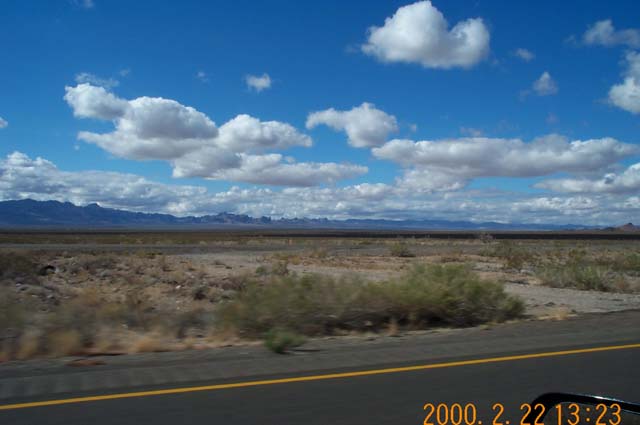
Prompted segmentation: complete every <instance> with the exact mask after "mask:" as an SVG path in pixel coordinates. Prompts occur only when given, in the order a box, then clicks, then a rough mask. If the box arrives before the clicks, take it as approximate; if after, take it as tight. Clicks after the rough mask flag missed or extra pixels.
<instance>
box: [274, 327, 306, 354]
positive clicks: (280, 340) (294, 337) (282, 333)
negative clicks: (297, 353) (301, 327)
mask: <svg viewBox="0 0 640 425" xmlns="http://www.w3.org/2000/svg"><path fill="white" fill-rule="evenodd" d="M305 342H306V338H305V337H304V336H302V335H300V334H297V333H295V332H291V331H288V330H286V329H271V330H269V331H268V332H267V333H266V334H265V336H264V345H265V346H266V347H267V348H268V349H269V350H271V351H273V352H274V353H278V354H284V353H286V352H287V351H289V350H290V349H291V348H295V347H299V346H301V345H302V344H304V343H305Z"/></svg>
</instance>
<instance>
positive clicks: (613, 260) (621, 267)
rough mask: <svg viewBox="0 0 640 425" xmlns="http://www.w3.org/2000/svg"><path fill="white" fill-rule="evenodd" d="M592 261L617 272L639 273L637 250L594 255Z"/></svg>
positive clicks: (638, 254) (639, 259) (639, 257)
mask: <svg viewBox="0 0 640 425" xmlns="http://www.w3.org/2000/svg"><path fill="white" fill-rule="evenodd" d="M593 262H594V263H596V264H598V265H601V266H607V267H610V268H611V269H613V270H615V271H619V272H625V273H629V274H634V275H635V274H639V273H640V253H639V252H625V253H618V254H616V255H613V256H599V257H596V258H595V259H594V261H593Z"/></svg>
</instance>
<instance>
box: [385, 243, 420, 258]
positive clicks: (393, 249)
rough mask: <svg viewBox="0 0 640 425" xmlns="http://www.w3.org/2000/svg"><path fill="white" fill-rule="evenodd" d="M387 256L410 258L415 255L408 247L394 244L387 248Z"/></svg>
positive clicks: (403, 244) (402, 244)
mask: <svg viewBox="0 0 640 425" xmlns="http://www.w3.org/2000/svg"><path fill="white" fill-rule="evenodd" d="M389 255H391V256H392V257H400V258H410V257H415V256H416V255H415V254H414V253H413V252H412V251H411V250H410V249H409V246H408V245H407V244H406V243H404V242H395V243H394V244H392V245H391V246H390V247H389Z"/></svg>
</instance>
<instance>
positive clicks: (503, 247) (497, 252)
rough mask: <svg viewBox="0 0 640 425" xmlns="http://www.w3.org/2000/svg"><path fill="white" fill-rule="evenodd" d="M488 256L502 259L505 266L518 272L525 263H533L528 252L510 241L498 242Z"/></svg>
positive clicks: (531, 256)
mask: <svg viewBox="0 0 640 425" xmlns="http://www.w3.org/2000/svg"><path fill="white" fill-rule="evenodd" d="M488 254H489V256H492V257H498V258H502V259H503V260H505V266H506V267H507V268H508V269H513V270H520V269H522V268H523V267H524V265H525V264H526V263H528V262H531V261H534V258H533V255H532V254H531V253H530V252H528V251H526V250H525V249H524V248H522V247H521V246H519V245H516V244H515V243H513V242H511V241H500V242H499V243H497V244H496V245H495V246H494V248H493V250H491V251H490V252H489V253H488Z"/></svg>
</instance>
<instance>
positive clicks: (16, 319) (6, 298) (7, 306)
mask: <svg viewBox="0 0 640 425" xmlns="http://www.w3.org/2000/svg"><path fill="white" fill-rule="evenodd" d="M26 320H27V312H26V309H25V307H24V306H23V305H22V304H21V303H20V300H19V299H18V297H16V296H15V294H13V293H12V292H11V291H10V290H8V289H5V288H0V337H2V336H4V335H6V334H8V333H11V334H14V335H15V334H19V333H20V332H21V331H22V329H23V328H24V326H25V325H26Z"/></svg>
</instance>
